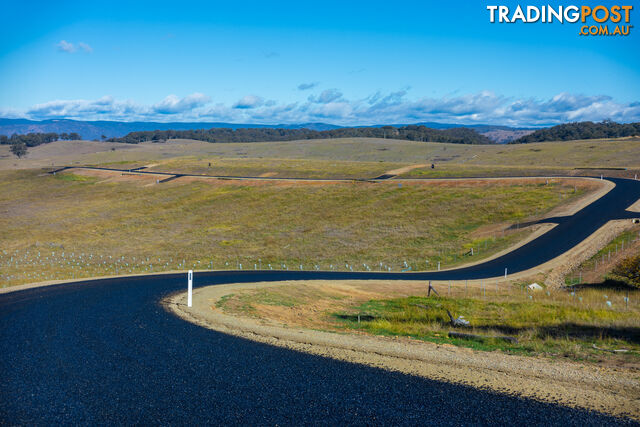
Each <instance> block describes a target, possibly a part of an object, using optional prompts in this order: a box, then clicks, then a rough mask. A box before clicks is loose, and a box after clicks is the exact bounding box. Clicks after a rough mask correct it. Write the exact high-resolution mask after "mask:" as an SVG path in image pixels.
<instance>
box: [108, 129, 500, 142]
mask: <svg viewBox="0 0 640 427" xmlns="http://www.w3.org/2000/svg"><path fill="white" fill-rule="evenodd" d="M331 138H393V139H402V140H409V141H421V142H449V143H454V144H491V143H492V142H491V140H490V139H489V138H487V137H486V136H484V135H481V134H479V133H477V132H476V131H475V130H473V129H468V128H453V129H431V128H428V127H426V126H418V125H410V126H403V127H394V126H382V127H379V128H378V127H364V128H338V129H332V130H325V131H317V130H311V129H284V128H275V129H274V128H242V129H235V130H234V129H229V128H212V129H194V130H156V131H140V132H131V133H129V134H127V135H125V136H123V137H120V138H110V139H108V140H107V141H110V142H123V143H127V144H138V143H140V142H161V141H167V140H170V139H194V140H197V141H207V142H269V141H294V140H302V139H331Z"/></svg>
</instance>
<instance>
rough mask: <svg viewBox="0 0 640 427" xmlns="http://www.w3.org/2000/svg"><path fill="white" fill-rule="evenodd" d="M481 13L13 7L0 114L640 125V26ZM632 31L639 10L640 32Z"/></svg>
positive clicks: (460, 6) (367, 5)
mask: <svg viewBox="0 0 640 427" xmlns="http://www.w3.org/2000/svg"><path fill="white" fill-rule="evenodd" d="M92 3H95V4H92ZM553 3H554V4H562V5H571V4H578V5H579V4H589V2H575V3H574V2H553ZM486 4H487V3H485V2H475V1H474V2H469V1H448V2H442V1H437V2H436V1H434V2H430V1H425V0H422V1H415V2H414V1H397V2H388V1H386V2H381V1H367V2H357V1H350V2H345V1H322V2H315V1H306V2H299V1H296V2H293V1H282V2H275V1H273V2H251V1H249V2H242V3H234V2H215V1H208V2H189V1H182V2H175V1H172V2H163V1H154V2H135V4H131V2H120V1H111V2H104V4H98V3H97V2H64V3H63V4H56V2H32V3H30V4H25V3H24V2H11V4H5V5H3V15H4V19H3V25H2V26H0V116H4V117H27V118H32V119H47V118H73V119H80V120H95V119H105V120H129V121H130V120H154V121H227V122H236V123H271V124H273V123H298V122H309V121H314V122H315V121H320V122H328V123H335V124H343V125H349V124H363V125H364V124H376V123H377V124H381V123H412V122H420V121H440V122H456V123H493V124H507V125H521V126H526V125H540V124H550V123H561V122H566V121H576V120H602V119H605V118H611V119H614V120H618V121H625V122H629V121H640V55H638V53H637V52H638V51H640V49H639V48H640V38H639V36H638V35H637V34H636V32H634V30H633V29H632V30H631V35H630V36H628V37H580V36H578V31H579V28H580V25H579V24H567V23H565V24H559V23H555V24H542V23H536V24H524V23H516V24H491V23H489V17H488V16H489V14H488V11H487V10H486ZM491 4H504V5H508V6H511V7H515V5H516V4H518V2H512V1H507V2H503V3H491ZM520 4H522V5H527V4H530V5H536V6H538V5H542V4H547V3H538V2H531V3H520ZM596 4H605V5H612V4H620V3H616V2H607V1H602V0H599V1H598V2H593V5H596ZM638 20H640V18H639V17H638V11H637V10H633V12H632V14H631V24H636V25H637V22H636V21H638ZM638 31H640V27H638Z"/></svg>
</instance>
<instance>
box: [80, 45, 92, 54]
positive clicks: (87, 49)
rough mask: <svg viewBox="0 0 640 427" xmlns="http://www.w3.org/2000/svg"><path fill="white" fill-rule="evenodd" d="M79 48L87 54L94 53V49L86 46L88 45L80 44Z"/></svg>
mask: <svg viewBox="0 0 640 427" xmlns="http://www.w3.org/2000/svg"><path fill="white" fill-rule="evenodd" d="M78 47H79V48H80V49H82V50H83V51H85V52H86V53H91V52H93V48H92V47H91V46H89V45H88V44H86V43H82V42H80V43H78Z"/></svg>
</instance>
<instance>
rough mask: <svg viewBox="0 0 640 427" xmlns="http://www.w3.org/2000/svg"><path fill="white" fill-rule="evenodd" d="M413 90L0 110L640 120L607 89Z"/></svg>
mask: <svg viewBox="0 0 640 427" xmlns="http://www.w3.org/2000/svg"><path fill="white" fill-rule="evenodd" d="M407 95H408V94H407V90H399V91H396V92H391V93H381V92H376V93H373V94H371V95H369V96H367V97H365V98H362V99H351V100H350V99H346V98H345V96H344V94H343V93H342V92H341V91H340V90H338V89H327V90H324V91H321V92H319V93H316V94H312V95H310V96H308V97H307V98H306V99H303V100H300V101H297V102H291V103H278V102H276V101H270V100H265V99H264V98H263V97H260V96H258V95H246V96H244V97H242V98H241V99H239V100H238V101H236V102H235V103H233V104H231V105H228V104H224V103H214V101H213V100H212V99H211V98H210V97H209V96H207V95H204V94H202V93H193V94H191V95H187V96H185V97H182V98H180V97H178V96H176V95H169V96H167V97H166V98H164V99H163V100H161V101H159V102H157V103H155V104H151V105H144V104H139V103H136V102H134V101H131V100H117V99H114V98H113V97H110V96H105V97H102V98H100V99H97V100H55V101H50V102H46V103H43V104H38V105H34V106H33V107H31V108H29V109H27V110H26V111H21V112H19V111H16V110H15V109H11V108H4V109H2V108H0V112H3V111H4V112H10V113H11V114H10V115H11V116H12V117H26V118H31V119H37V120H41V119H55V118H68V119H76V120H125V121H133V120H147V121H224V122H234V123H264V124H279V123H306V122H319V121H321V122H329V123H333V124H337V125H368V124H385V123H417V122H442V123H460V124H479V123H486V124H501V125H509V126H541V125H549V124H558V123H566V122H573V121H584V120H591V121H601V120H604V119H611V120H614V121H617V122H635V121H640V102H628V103H625V102H619V101H616V100H614V99H613V98H611V97H610V96H606V95H594V96H589V95H580V94H570V93H560V94H558V95H556V96H554V97H552V98H550V99H534V98H522V99H515V98H509V97H505V96H501V95H497V94H495V93H493V92H488V91H484V92H479V93H473V94H465V95H459V96H447V97H442V98H429V97H422V98H417V99H409V98H408V96H407Z"/></svg>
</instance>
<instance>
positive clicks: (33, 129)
mask: <svg viewBox="0 0 640 427" xmlns="http://www.w3.org/2000/svg"><path fill="white" fill-rule="evenodd" d="M411 124H416V125H423V126H426V127H430V128H433V129H452V128H457V127H465V128H470V129H474V130H475V131H476V132H478V133H480V134H482V135H485V136H486V137H488V138H489V139H491V140H492V141H494V142H496V143H506V142H509V141H512V140H514V139H517V138H519V137H521V136H525V135H528V134H530V133H532V132H533V131H535V129H530V128H512V127H508V126H493V125H459V124H447V123H432V122H423V123H411ZM381 126H383V125H374V126H363V127H381ZM391 126H396V127H400V126H406V124H393V125H391ZM341 127H342V126H336V125H332V124H328V123H299V124H279V125H263V124H253V123H241V124H240V123H221V122H171V123H160V122H116V121H80V120H68V119H52V120H42V121H36V120H28V119H4V118H0V135H7V136H11V135H13V134H14V133H15V134H19V135H22V134H27V133H46V132H55V133H59V134H61V133H71V132H76V133H78V134H80V135H81V136H82V138H83V139H98V140H99V139H102V138H103V137H106V138H114V137H116V138H117V137H122V136H124V135H126V134H128V133H129V132H137V131H153V130H192V129H211V128H230V129H243V128H271V129H274V128H283V129H311V130H317V131H323V130H332V129H338V128H341Z"/></svg>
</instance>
